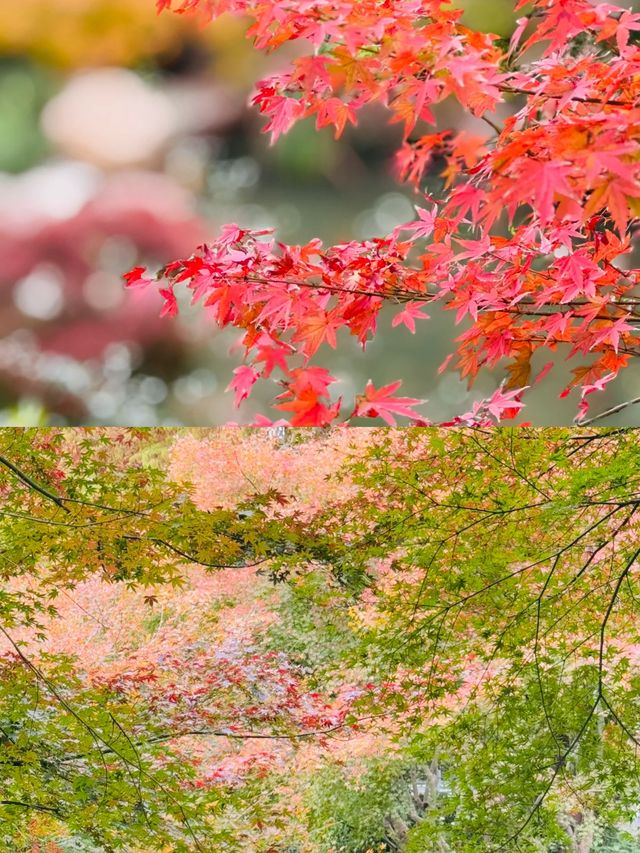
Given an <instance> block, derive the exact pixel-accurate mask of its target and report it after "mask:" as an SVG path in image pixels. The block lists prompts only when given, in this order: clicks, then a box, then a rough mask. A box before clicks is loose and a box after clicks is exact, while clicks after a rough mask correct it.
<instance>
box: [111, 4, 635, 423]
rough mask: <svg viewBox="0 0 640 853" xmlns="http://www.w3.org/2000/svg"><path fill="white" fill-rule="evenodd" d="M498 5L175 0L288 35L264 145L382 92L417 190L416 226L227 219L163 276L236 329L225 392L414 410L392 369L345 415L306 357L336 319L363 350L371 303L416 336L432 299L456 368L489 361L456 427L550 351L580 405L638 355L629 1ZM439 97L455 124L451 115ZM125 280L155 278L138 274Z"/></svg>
mask: <svg viewBox="0 0 640 853" xmlns="http://www.w3.org/2000/svg"><path fill="white" fill-rule="evenodd" d="M158 5H159V7H160V8H161V9H162V8H165V7H169V6H171V5H173V4H172V3H171V0H160V2H159V4H158ZM514 9H515V11H516V12H518V13H521V15H522V16H521V17H520V18H518V20H517V26H516V28H515V31H514V32H513V35H512V37H511V38H510V39H509V40H505V39H504V38H503V37H501V36H498V35H495V34H491V33H487V32H481V31H475V30H472V29H469V28H468V27H467V26H465V25H464V24H463V23H462V22H461V16H462V11H461V10H459V9H457V8H453V7H452V6H450V5H449V4H448V3H445V2H443V0H384V2H378V0H358V2H344V3H335V2H329V0H320V2H308V3H299V2H290V0H269V2H260V3H254V2H250V0H185V2H183V3H182V4H181V5H178V9H177V11H179V12H188V11H198V12H200V13H202V15H203V16H204V17H205V19H209V18H211V17H217V16H219V15H221V14H223V13H224V12H231V13H233V14H237V15H243V16H247V17H248V18H249V20H250V26H249V29H248V35H249V36H251V37H252V38H253V40H254V44H255V46H256V47H257V48H258V49H264V50H275V49H277V48H280V47H282V46H283V45H285V44H286V43H289V42H300V44H301V47H302V49H301V50H297V51H296V53H295V58H294V59H292V60H291V61H290V63H289V66H288V68H287V69H286V70H284V71H283V72H282V73H279V74H274V75H272V76H270V77H268V78H267V79H265V80H262V81H260V82H259V83H258V85H257V90H256V94H255V96H254V98H253V103H254V104H255V105H256V106H257V107H258V109H259V110H260V112H261V113H263V114H264V115H265V116H266V117H267V119H268V122H267V124H266V126H265V130H266V131H269V132H270V133H271V135H272V139H273V140H276V139H277V138H278V136H280V135H281V134H283V133H286V132H287V131H288V130H289V129H290V128H291V127H292V126H293V125H294V124H295V123H296V122H298V121H300V120H301V119H304V118H307V117H313V118H314V119H315V122H316V126H317V127H318V128H322V127H324V126H331V127H333V128H334V129H335V132H336V135H340V134H341V133H342V132H343V131H344V130H345V128H346V127H347V126H348V125H349V124H354V123H355V122H356V121H357V119H358V116H359V114H360V113H361V112H362V111H363V110H365V109H366V108H368V107H369V106H370V105H372V104H382V105H384V106H385V107H386V108H387V109H388V116H389V121H390V122H398V123H400V124H401V125H402V127H403V131H404V132H403V137H402V142H401V145H400V148H399V150H398V153H397V169H398V173H399V176H400V178H401V180H405V181H408V182H410V183H411V184H412V185H413V186H414V187H415V189H416V192H417V200H418V206H417V207H416V211H417V218H416V220H415V221H413V222H408V223H406V224H405V225H401V226H399V227H398V228H396V229H395V230H394V231H393V232H392V233H391V234H390V235H388V236H385V237H381V238H377V239H372V240H365V241H352V242H348V243H343V244H340V245H336V246H333V247H325V246H323V244H322V242H321V241H320V240H311V241H310V242H308V243H307V244H306V245H303V246H287V245H284V244H282V243H281V242H278V241H277V240H276V239H275V238H274V237H272V236H271V235H270V234H269V233H267V232H263V231H249V230H247V229H242V228H238V227H237V226H228V227H225V228H223V230H222V232H221V234H220V236H219V237H218V238H217V239H215V240H214V241H212V242H210V243H208V244H206V245H204V246H202V247H200V248H199V249H198V250H197V251H196V252H195V254H194V255H193V256H191V257H190V258H186V259H182V260H178V261H175V262H174V263H170V264H169V265H167V266H165V267H164V268H163V269H162V270H161V271H160V272H159V273H158V275H157V279H158V280H159V282H160V292H161V293H162V295H163V296H164V299H165V309H164V311H165V313H167V314H169V315H173V314H175V313H176V312H177V310H178V303H177V301H176V295H175V289H176V287H178V286H180V285H181V284H183V283H186V284H187V286H188V288H189V289H190V291H191V294H192V299H193V301H195V302H202V303H203V304H204V305H205V306H206V309H207V310H208V311H209V312H210V313H211V315H212V317H213V318H214V319H215V321H216V322H217V323H218V324H219V325H220V326H232V327H235V328H237V329H240V330H241V331H242V343H243V346H244V350H245V354H246V361H245V364H244V365H242V366H241V367H239V368H237V369H236V371H235V376H234V379H233V381H232V383H231V387H232V388H233V389H234V390H235V392H236V397H237V400H238V402H240V401H242V400H243V399H245V398H246V397H247V396H248V395H249V393H250V391H251V388H252V386H253V385H254V384H255V383H256V382H257V381H258V380H259V379H268V378H275V377H277V381H278V382H279V383H280V384H281V385H282V386H283V388H284V390H283V391H282V393H280V394H279V395H278V397H277V398H276V400H277V402H276V404H275V407H276V408H277V409H279V410H281V411H283V412H285V413H288V415H289V417H290V418H291V423H292V424H294V425H317V426H322V425H326V424H330V423H332V422H334V421H336V420H337V419H343V420H344V419H346V420H350V419H352V418H358V417H363V418H370V417H378V416H380V417H382V418H383V419H384V420H386V421H387V422H388V423H390V424H393V423H394V418H395V416H397V415H400V416H405V417H408V418H410V419H412V420H413V421H418V422H419V421H420V419H421V415H419V414H418V413H417V411H416V409H415V408H414V407H415V406H416V405H418V403H419V402H420V401H419V400H417V399H413V398H408V397H398V396H397V395H396V391H397V390H398V387H399V385H400V382H399V381H398V382H396V383H392V384H389V385H386V386H384V387H378V384H377V383H375V382H370V383H369V384H368V385H367V386H366V388H365V389H364V390H363V393H362V394H359V395H357V396H356V399H355V404H354V405H353V406H352V407H350V408H349V409H345V406H346V403H345V401H343V400H342V398H339V399H336V398H335V395H333V393H332V390H331V386H332V385H333V384H334V382H335V381H336V379H335V377H334V376H332V375H331V374H330V373H329V371H327V370H326V369H325V368H323V367H322V366H321V365H316V364H311V363H310V362H311V360H312V359H313V358H314V357H315V356H316V353H318V351H321V350H322V348H323V347H326V346H329V347H336V346H337V345H338V340H339V338H340V332H341V331H343V330H344V331H346V332H348V333H349V334H350V335H352V336H354V337H355V338H356V339H357V340H358V342H359V343H360V344H361V345H362V346H363V347H364V346H365V345H366V344H367V342H368V341H370V340H371V339H372V338H374V337H375V334H376V329H377V327H378V324H379V322H380V319H381V318H382V317H384V316H385V315H384V314H382V313H381V312H382V309H383V308H384V307H385V306H388V305H391V306H396V310H395V316H394V318H393V324H394V325H404V326H406V327H407V329H408V330H409V331H410V332H412V333H414V332H416V327H417V326H418V325H419V326H422V323H421V321H422V320H424V319H425V318H426V317H427V314H426V313H425V310H424V309H425V306H428V305H429V304H430V303H431V302H437V303H441V304H442V306H443V307H444V308H445V309H447V310H452V311H454V312H455V314H456V320H457V322H463V321H464V324H465V325H464V328H463V331H462V334H461V335H460V336H459V337H458V338H457V339H456V343H457V346H456V351H455V355H453V358H454V359H455V364H456V366H457V369H458V370H459V372H460V374H461V376H463V377H468V378H469V379H470V380H471V381H472V380H473V379H474V377H475V376H476V375H477V374H478V372H479V371H482V370H486V369H494V368H497V367H499V370H500V372H502V374H503V375H504V377H505V379H504V383H503V385H501V387H500V388H499V389H498V390H497V391H496V392H495V394H494V396H493V397H492V398H491V399H490V400H489V401H485V403H483V404H480V405H476V406H475V407H474V410H473V411H472V412H469V413H467V414H465V415H461V416H460V418H459V419H458V422H460V423H467V424H471V423H484V422H486V421H488V420H492V419H493V418H497V419H501V418H505V417H507V418H508V417H512V416H513V415H515V414H517V412H518V411H519V409H520V408H521V407H522V402H521V400H522V397H523V394H524V392H525V390H526V389H527V388H528V387H530V386H531V385H532V384H534V383H536V382H538V381H541V380H543V378H544V376H546V375H547V374H548V372H549V370H551V369H552V368H553V366H554V361H555V359H556V354H562V355H563V356H568V357H569V358H570V359H572V360H573V361H574V362H575V366H574V367H573V378H572V379H571V381H570V383H569V384H568V386H567V387H566V389H565V391H564V394H569V393H571V392H572V390H573V389H574V388H575V389H576V391H577V394H578V397H579V402H578V414H577V417H578V418H579V419H584V418H585V417H586V414H587V408H588V398H589V395H590V394H591V393H592V392H594V391H598V390H602V389H603V388H604V387H605V386H606V385H607V384H608V383H609V382H611V381H613V380H614V379H615V378H616V376H617V375H618V373H619V372H620V371H621V370H622V369H623V368H624V367H626V366H628V365H629V364H630V363H631V362H632V361H633V359H634V358H635V357H636V356H637V355H638V341H637V322H638V313H637V295H636V293H635V289H636V287H637V285H638V271H637V270H636V269H633V268H630V267H631V263H632V261H633V258H632V250H633V235H634V233H635V228H636V219H637V214H638V199H639V198H640V189H639V184H638V153H639V151H640V147H639V146H640V143H639V141H638V116H639V112H638V109H639V107H638V74H637V69H638V61H639V51H640V46H639V45H638V42H637V33H638V30H640V15H638V14H636V13H634V12H632V11H630V10H628V9H622V8H621V7H619V6H618V5H615V4H611V3H599V2H596V0H534V2H528V3H527V2H523V0H520V2H516V3H515V4H514ZM445 102H447V107H448V108H449V110H448V112H445V111H444V110H443V109H441V105H443V104H444V103H445ZM452 103H453V104H455V106H456V109H457V110H458V111H462V112H463V113H465V114H467V115H468V116H469V117H470V118H471V121H470V123H469V124H468V128H469V129H463V130H460V131H458V132H453V131H451V130H450V129H449V128H448V127H447V126H446V124H445V122H447V121H448V120H450V119H448V118H447V116H450V115H451V108H450V107H451V104H452ZM478 119H479V120H483V121H484V125H481V124H480V122H479V121H477V120H478ZM479 128H482V129H479ZM127 280H128V285H129V286H131V287H138V286H147V285H149V284H150V283H151V282H152V279H151V278H150V277H149V276H148V274H147V273H146V272H145V270H144V269H142V268H139V267H138V268H136V269H134V270H132V271H131V272H130V273H129V274H128V276H127ZM550 356H551V357H552V358H553V360H550Z"/></svg>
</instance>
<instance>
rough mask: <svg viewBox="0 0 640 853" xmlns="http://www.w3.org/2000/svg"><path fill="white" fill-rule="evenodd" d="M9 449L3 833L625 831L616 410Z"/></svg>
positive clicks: (106, 843)
mask: <svg viewBox="0 0 640 853" xmlns="http://www.w3.org/2000/svg"><path fill="white" fill-rule="evenodd" d="M0 441H1V442H2V447H0V488H1V489H2V494H3V506H2V510H1V512H2V525H1V527H0V536H1V540H2V541H1V548H2V571H3V584H2V598H1V600H0V606H1V608H2V619H1V620H0V635H1V642H0V652H1V659H0V663H1V666H2V679H1V687H0V737H1V739H2V754H1V756H0V761H1V762H2V765H3V767H2V769H3V789H2V796H1V797H0V816H1V817H2V828H1V835H2V839H3V841H2V843H3V845H4V847H5V849H10V850H16V851H22V850H32V849H34V844H35V845H36V848H35V849H39V848H38V847H37V845H38V844H39V843H42V844H43V845H44V844H47V843H48V844H50V845H53V846H50V847H44V846H43V847H42V849H43V850H45V849H46V850H47V851H48V850H55V851H58V850H63V851H64V850H67V849H76V848H73V847H68V846H65V845H69V844H72V843H75V844H80V845H83V846H81V847H80V848H79V849H84V850H93V849H95V850H98V851H113V850H124V851H130V853H150V851H151V850H163V851H167V853H168V851H201V850H206V851H208V850H212V849H216V850H228V851H236V850H255V851H262V853H267V851H270V853H276V851H277V853H285V851H286V853H294V852H295V853H328V852H329V851H330V850H331V851H342V853H364V851H365V850H368V849H375V850H380V851H382V850H386V851H405V853H419V851H420V852H421V853H422V851H430V850H433V851H456V853H467V851H469V853H471V852H472V851H477V850H479V849H482V850H488V851H491V850H496V851H497V850H513V851H532V853H533V851H545V852H546V853H559V852H560V851H567V853H569V851H597V850H601V851H602V850H609V851H613V850H620V851H622V850H627V849H628V850H635V849H637V846H635V847H634V846H633V844H634V843H636V842H633V841H632V839H633V833H632V829H631V826H632V822H633V820H634V819H635V816H636V815H637V813H638V807H639V805H640V790H639V788H638V775H637V747H638V740H639V739H640V716H639V715H640V711H639V710H638V709H639V707H640V704H639V696H640V679H639V672H640V670H639V655H638V650H639V649H640V639H639V637H638V624H640V623H639V622H638V613H637V601H638V592H637V589H636V575H637V570H638V565H639V551H638V543H637V538H638V535H637V534H638V518H637V510H638V507H639V506H640V497H639V482H640V481H639V478H640V468H639V466H638V459H639V456H638V449H637V448H638V442H637V432H636V431H635V430H623V429H609V430H584V431H583V432H582V433H579V432H576V431H572V430H566V429H557V430H545V431H538V430H533V429H518V430H514V429H500V430H490V431H487V430H483V429H481V428H468V429H463V430H456V431H450V430H438V431H436V430H421V429H409V430H404V431H396V430H386V429H379V430H358V431H356V432H355V433H352V432H351V431H348V430H332V431H317V432H316V431H311V432H310V431H305V430H302V431H292V432H286V433H284V435H279V434H278V432H277V431H271V430H270V431H265V430H257V431H251V430H234V431H230V430H193V431H191V430H190V431H179V432H175V431H171V430H168V431H167V430H157V431H145V430H120V429H118V430H116V429H114V430H86V431H81V432H79V431H74V432H67V431H64V430H55V429H51V430H43V429H39V430H11V431H9V430H5V431H3V432H2V433H0ZM261 478H262V479H261ZM625 838H626V839H627V840H625ZM90 845H93V847H92V846H90ZM625 845H627V846H625Z"/></svg>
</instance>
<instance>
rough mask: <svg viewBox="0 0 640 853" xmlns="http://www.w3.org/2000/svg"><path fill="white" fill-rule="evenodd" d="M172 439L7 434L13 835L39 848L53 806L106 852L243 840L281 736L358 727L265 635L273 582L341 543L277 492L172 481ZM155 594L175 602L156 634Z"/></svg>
mask: <svg viewBox="0 0 640 853" xmlns="http://www.w3.org/2000/svg"><path fill="white" fill-rule="evenodd" d="M167 438H169V439H171V438H172V435H171V434H170V433H163V431H157V432H155V433H154V432H149V431H145V430H139V431H136V430H119V429H118V430H95V431H93V430H87V431H86V432H85V431H81V432H65V431H64V430H32V429H29V430H4V431H2V432H1V433H0V441H1V443H2V447H1V452H0V490H1V492H2V499H3V501H2V510H1V511H0V513H1V518H2V526H1V528H0V541H1V543H2V574H3V584H2V594H1V595H0V667H1V669H2V678H1V679H0V740H1V743H2V755H1V756H0V763H1V764H2V770H3V788H2V794H1V795H0V816H1V818H2V830H1V831H0V832H1V837H2V839H3V842H2V843H3V844H4V845H7V847H8V849H12V850H19V849H22V845H27V846H26V848H25V849H29V850H31V849H32V847H31V846H30V844H31V838H32V833H33V831H34V819H37V823H38V826H39V830H38V832H39V835H40V837H41V836H42V835H44V836H45V837H46V836H47V835H49V836H50V837H57V835H58V834H59V832H60V830H61V828H64V832H65V833H66V834H68V833H69V832H71V833H72V834H77V835H78V836H79V837H80V838H81V839H87V840H93V841H94V842H95V843H96V844H98V845H99V849H101V850H105V851H111V850H118V849H140V850H144V849H147V850H149V849H164V848H165V847H166V846H167V845H168V849H171V850H175V851H179V850H200V851H203V850H210V849H211V845H215V847H216V849H225V848H224V846H225V845H228V844H229V838H230V829H229V826H232V827H233V834H232V835H231V837H232V839H234V843H235V844H236V845H241V843H242V842H241V839H242V837H243V831H244V830H243V827H244V829H245V830H246V828H247V826H250V825H251V824H252V823H254V822H255V824H256V825H258V824H259V823H260V820H261V815H262V816H263V813H268V810H269V796H270V794H269V789H268V788H265V787H264V786H262V785H261V781H260V780H261V779H262V777H263V775H264V773H265V764H266V763H268V762H270V761H271V763H273V761H272V751H271V750H270V749H269V744H270V743H271V742H273V743H275V744H277V743H279V742H280V741H284V742H287V743H288V742H291V741H292V742H294V743H295V741H296V739H297V738H305V737H310V736H312V735H313V736H314V737H322V736H323V734H324V733H325V732H330V731H332V730H334V729H335V728H341V727H343V726H344V717H345V714H346V712H347V709H348V706H349V702H348V700H347V699H344V700H343V699H340V697H338V698H336V697H334V698H333V699H331V698H330V697H328V695H326V694H325V693H323V692H322V691H321V690H320V691H319V690H317V689H316V690H313V691H312V690H310V689H309V688H308V686H307V684H306V679H305V677H304V673H303V672H302V670H301V669H300V667H299V666H297V665H295V664H294V663H292V662H291V661H290V659H289V657H288V655H287V654H286V653H285V652H284V651H278V650H275V649H268V648H265V647H264V644H263V643H262V644H261V642H260V637H261V633H262V632H263V631H264V630H265V627H266V626H268V624H269V622H270V621H271V619H272V617H271V616H270V614H269V609H268V607H267V606H266V605H264V606H260V595H264V594H266V593H265V589H266V590H267V591H268V589H269V588H270V586H269V582H268V580H267V579H268V578H269V576H270V575H272V576H285V575H286V566H287V565H288V564H290V563H291V561H292V560H294V559H295V561H296V563H297V561H298V559H299V558H302V562H303V564H304V563H305V562H306V561H307V559H308V560H310V561H313V560H315V559H320V558H322V550H321V551H320V552H318V553H317V554H315V557H314V556H313V555H312V552H314V550H315V547H316V545H315V544H314V543H313V542H309V543H305V541H304V531H303V528H302V526H301V524H300V522H299V521H298V520H297V519H296V518H294V517H292V516H291V515H287V516H284V517H282V518H276V517H274V514H273V512H271V510H270V507H271V505H272V504H274V506H276V507H277V506H278V505H279V503H278V502H279V501H281V500H283V497H282V496H281V495H279V493H277V492H276V491H275V490H273V489H265V490H264V491H263V492H262V493H252V494H251V496H250V500H246V499H245V500H240V501H236V502H235V504H233V505H231V503H230V502H229V504H228V506H227V508H223V507H221V506H218V507H215V508H214V507H209V508H208V509H206V510H205V509H199V508H198V507H197V506H196V505H195V504H194V503H193V502H192V501H191V500H190V498H189V496H188V494H186V493H185V490H184V488H183V487H182V486H180V485H179V484H177V483H176V482H175V481H172V480H170V479H169V478H167V476H166V473H165V469H164V461H163V460H164V459H165V457H166V447H167ZM286 531H288V533H287V532H286ZM319 544H320V546H321V547H322V543H319ZM309 549H311V550H309ZM303 552H305V553H307V554H308V558H305V557H302V553H303ZM294 555H297V556H295V558H294ZM259 569H260V570H261V572H258V570H259ZM176 590H178V591H179V593H180V594H179V596H178V597H177V600H176ZM171 595H173V599H172V598H171ZM236 597H238V598H239V603H238V606H235V598H236ZM207 598H210V600H211V604H210V608H204V607H203V602H204V601H206V600H207ZM171 602H173V603H171ZM100 603H102V607H100ZM156 606H157V607H163V608H166V610H167V615H166V617H165V620H164V621H165V623H164V625H162V626H160V625H158V624H155V623H154V625H155V627H154V628H153V630H152V631H151V635H152V636H151V637H150V636H149V630H148V624H147V620H148V619H149V618H150V616H153V614H154V608H156ZM163 612H164V611H163ZM225 613H227V616H226V619H225V618H223V617H224V615H225ZM87 616H88V617H89V618H88V619H87ZM109 622H111V623H112V625H111V627H110V626H109V624H108V623H109ZM185 622H186V624H185ZM96 624H97V625H98V628H97V629H96ZM116 624H119V625H120V628H119V629H118V630H115V629H114V625H116ZM216 625H217V626H218V627H217V628H216ZM96 633H97V636H96ZM218 742H222V743H223V744H229V743H230V744H236V743H242V744H245V743H247V744H249V746H247V747H246V748H245V749H244V750H243V751H241V752H240V753H238V752H237V751H235V750H229V749H228V748H227V749H226V750H225V747H224V746H222V747H220V746H219V745H218ZM252 744H258V745H261V746H262V745H264V746H263V747H262V748H261V749H257V748H254V747H253V746H252ZM262 801H263V806H260V805H259V804H260V803H261V802H262ZM247 803H249V804H250V808H251V809H252V817H251V820H249V821H247V820H245V818H241V814H242V811H243V810H246V809H247V808H248V807H249V806H248V805H247ZM262 819H264V818H263V817H262ZM243 821H244V823H243ZM233 849H235V848H233Z"/></svg>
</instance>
